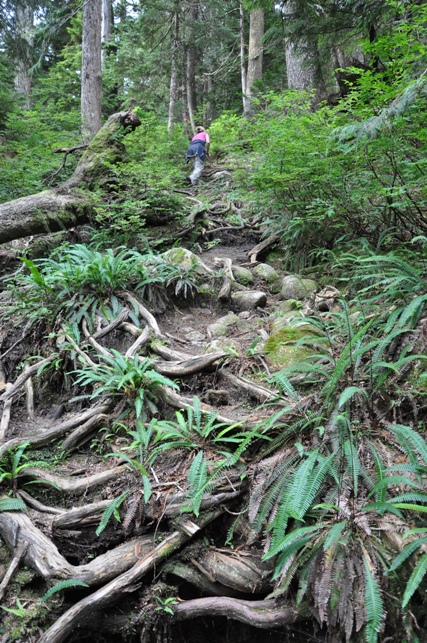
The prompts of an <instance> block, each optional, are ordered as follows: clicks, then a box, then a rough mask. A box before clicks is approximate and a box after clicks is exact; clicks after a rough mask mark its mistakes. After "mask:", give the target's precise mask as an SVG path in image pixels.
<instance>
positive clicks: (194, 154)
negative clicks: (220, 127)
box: [187, 125, 211, 185]
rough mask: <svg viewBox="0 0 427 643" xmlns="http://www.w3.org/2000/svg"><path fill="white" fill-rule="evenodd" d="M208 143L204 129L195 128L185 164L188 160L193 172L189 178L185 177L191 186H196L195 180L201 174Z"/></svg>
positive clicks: (207, 135)
mask: <svg viewBox="0 0 427 643" xmlns="http://www.w3.org/2000/svg"><path fill="white" fill-rule="evenodd" d="M210 143H211V142H210V139H209V134H208V133H207V132H206V131H205V128H204V127H201V126H200V125H198V126H197V127H196V134H195V136H193V138H192V139H191V143H190V147H189V148H188V150H187V163H188V161H189V160H190V159H191V161H192V163H193V171H192V173H191V174H190V176H189V177H187V181H189V182H190V183H191V185H196V183H197V179H198V178H199V176H200V175H201V173H202V172H203V168H204V166H205V158H206V155H209V147H210Z"/></svg>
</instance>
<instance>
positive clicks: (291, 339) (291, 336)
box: [264, 325, 318, 367]
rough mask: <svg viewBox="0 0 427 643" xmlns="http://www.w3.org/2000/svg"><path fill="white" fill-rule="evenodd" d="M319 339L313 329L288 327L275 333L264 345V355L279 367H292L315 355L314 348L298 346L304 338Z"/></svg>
mask: <svg viewBox="0 0 427 643" xmlns="http://www.w3.org/2000/svg"><path fill="white" fill-rule="evenodd" d="M306 336H309V337H318V335H317V334H316V333H315V332H313V331H312V329H311V328H310V327H308V326H306V325H304V326H286V327H285V328H282V329H280V330H278V331H277V332H276V333H273V334H272V335H271V336H270V337H269V338H268V340H267V341H266V343H265V345H264V353H265V354H266V355H268V357H269V358H270V360H271V361H272V362H273V364H276V365H277V366H283V367H285V366H290V365H291V364H295V363H296V362H301V361H303V360H304V359H306V358H307V357H308V356H309V355H311V354H312V353H313V347H311V346H310V347H308V346H304V345H301V346H296V345H295V344H296V342H298V340H300V339H302V338H303V337H306Z"/></svg>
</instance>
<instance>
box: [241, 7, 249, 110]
mask: <svg viewBox="0 0 427 643" xmlns="http://www.w3.org/2000/svg"><path fill="white" fill-rule="evenodd" d="M239 8H240V76H241V81H242V100H243V114H249V112H250V100H249V98H248V95H247V91H248V89H247V85H248V77H247V70H246V55H245V49H246V47H245V13H244V10H243V3H242V2H240V3H239Z"/></svg>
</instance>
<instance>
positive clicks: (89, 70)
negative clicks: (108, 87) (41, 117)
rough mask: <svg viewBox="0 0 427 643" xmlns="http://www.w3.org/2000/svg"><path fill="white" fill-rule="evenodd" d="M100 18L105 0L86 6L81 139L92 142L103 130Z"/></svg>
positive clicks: (95, 0)
mask: <svg viewBox="0 0 427 643" xmlns="http://www.w3.org/2000/svg"><path fill="white" fill-rule="evenodd" d="M101 16H102V0H86V2H85V3H84V4H83V40H82V88H81V109H82V136H83V141H84V142H85V143H87V142H89V141H90V140H91V139H92V138H93V137H94V136H95V134H96V133H97V132H99V130H100V129H101V92H102V66H101Z"/></svg>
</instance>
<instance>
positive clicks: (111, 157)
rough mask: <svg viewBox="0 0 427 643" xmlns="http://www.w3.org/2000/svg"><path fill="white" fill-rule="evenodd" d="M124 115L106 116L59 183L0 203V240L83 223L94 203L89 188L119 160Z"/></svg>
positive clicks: (122, 154)
mask: <svg viewBox="0 0 427 643" xmlns="http://www.w3.org/2000/svg"><path fill="white" fill-rule="evenodd" d="M126 118H127V112H118V113H116V114H112V115H111V116H110V117H109V119H108V120H107V122H106V123H105V124H104V126H103V127H102V128H101V129H100V131H99V132H98V133H97V135H96V136H95V137H94V138H93V140H92V142H91V143H90V145H89V147H88V148H87V150H85V152H84V153H83V155H82V157H81V159H80V161H79V163H78V164H77V167H76V169H75V170H74V172H73V174H72V176H71V177H70V178H69V179H68V181H66V182H65V183H64V184H63V185H61V186H59V187H58V188H54V189H51V190H44V191H43V192H40V193H38V194H33V195H30V196H26V197H22V198H20V199H16V200H14V201H10V202H8V203H3V204H0V243H6V242H8V241H12V240H14V239H20V238H23V237H29V236H31V235H34V234H46V233H47V232H57V231H60V230H66V229H69V228H73V227H75V226H77V225H79V224H82V223H87V222H88V221H89V218H90V215H91V214H92V212H93V208H94V205H95V201H94V199H93V196H92V195H91V193H90V191H89V190H90V189H93V188H94V187H95V186H96V185H97V184H99V183H100V182H102V179H103V178H104V177H105V176H106V175H107V174H108V172H109V166H110V165H111V164H115V163H117V162H119V161H121V160H123V156H124V153H125V151H126V150H125V147H124V145H123V143H122V142H121V140H122V139H123V137H124V136H125V135H126V134H127V133H128V131H129V128H128V124H127V121H126ZM85 188H86V189H85Z"/></svg>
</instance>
